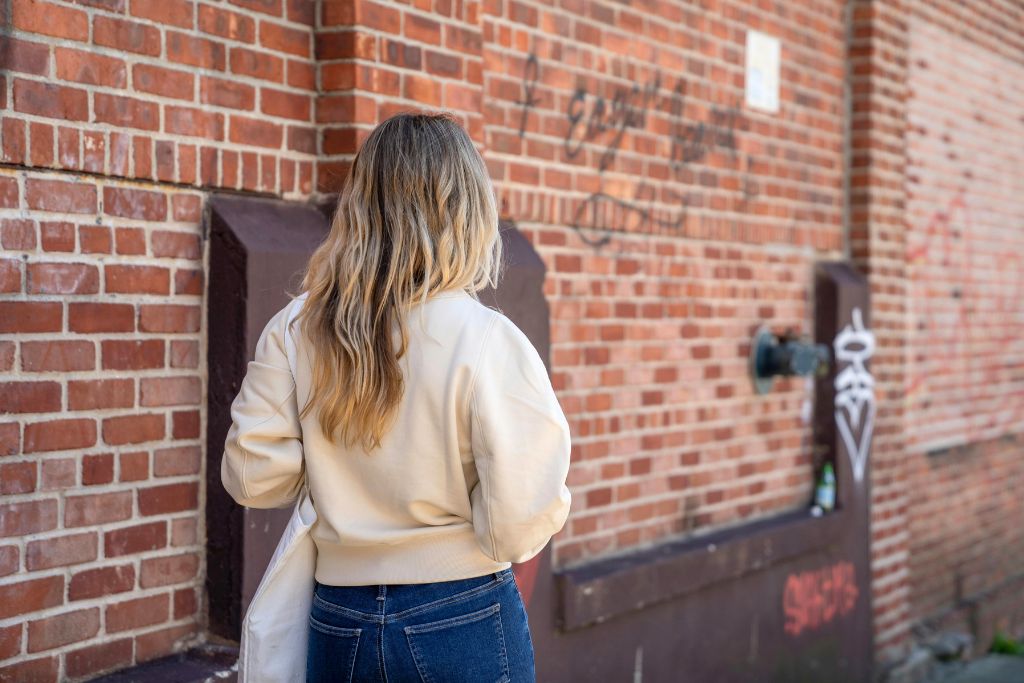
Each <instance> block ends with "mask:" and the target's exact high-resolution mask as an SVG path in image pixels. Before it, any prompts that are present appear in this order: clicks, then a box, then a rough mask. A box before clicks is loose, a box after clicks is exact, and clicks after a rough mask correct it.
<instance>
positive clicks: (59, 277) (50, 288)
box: [26, 262, 100, 295]
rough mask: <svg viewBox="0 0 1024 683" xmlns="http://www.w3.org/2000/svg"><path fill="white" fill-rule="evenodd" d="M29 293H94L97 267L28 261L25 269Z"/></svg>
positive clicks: (96, 286)
mask: <svg viewBox="0 0 1024 683" xmlns="http://www.w3.org/2000/svg"><path fill="white" fill-rule="evenodd" d="M26 275H27V278H26V282H27V284H28V293H29V294H63V295H75V294H96V293H98V292H99V290H100V278H99V269H97V268H96V266H92V265H88V264H85V263H62V262H55V263H45V262H37V263H29V264H28V270H27V271H26Z"/></svg>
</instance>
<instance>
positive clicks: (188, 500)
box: [139, 482, 199, 517]
mask: <svg viewBox="0 0 1024 683" xmlns="http://www.w3.org/2000/svg"><path fill="white" fill-rule="evenodd" d="M198 506H199V485H198V484H197V483H195V482H186V483H182V484H165V485H163V486H151V487H148V488H144V489H139V513H140V514H142V515H144V516H147V517H148V516H150V515H163V514H169V513H172V512H182V511H184V510H195V509H197V508H198Z"/></svg>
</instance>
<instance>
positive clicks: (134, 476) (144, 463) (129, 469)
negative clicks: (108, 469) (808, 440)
mask: <svg viewBox="0 0 1024 683" xmlns="http://www.w3.org/2000/svg"><path fill="white" fill-rule="evenodd" d="M118 462H119V465H118V467H119V468H120V479H119V481H141V480H143V479H147V478H149V454H148V453H145V452H135V453H122V454H121V457H120V458H119V461H118Z"/></svg>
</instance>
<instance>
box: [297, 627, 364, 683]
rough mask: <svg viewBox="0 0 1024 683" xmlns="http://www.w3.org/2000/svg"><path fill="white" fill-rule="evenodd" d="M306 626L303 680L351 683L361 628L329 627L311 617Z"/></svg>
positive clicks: (315, 682) (313, 682)
mask: <svg viewBox="0 0 1024 683" xmlns="http://www.w3.org/2000/svg"><path fill="white" fill-rule="evenodd" d="M309 626H310V629H309V645H308V649H307V657H306V680H307V681H308V682H309V683H320V681H331V682H332V683H334V682H336V681H342V682H343V683H350V681H351V680H352V672H353V671H354V670H355V667H356V652H357V651H358V650H359V637H360V635H361V634H362V632H363V629H361V628H341V627H339V626H331V625H330V624H325V623H323V622H322V621H319V620H318V619H316V618H315V617H313V616H310V617H309Z"/></svg>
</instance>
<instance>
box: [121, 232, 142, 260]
mask: <svg viewBox="0 0 1024 683" xmlns="http://www.w3.org/2000/svg"><path fill="white" fill-rule="evenodd" d="M114 242H115V243H116V245H117V246H116V248H115V251H116V252H117V253H118V254H124V255H136V256H141V255H144V254H145V253H146V231H145V230H143V229H142V228H117V229H115V230H114Z"/></svg>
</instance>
